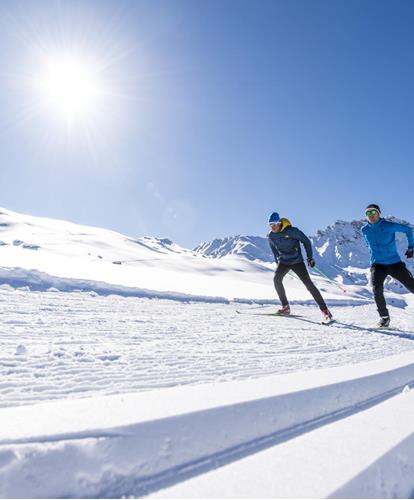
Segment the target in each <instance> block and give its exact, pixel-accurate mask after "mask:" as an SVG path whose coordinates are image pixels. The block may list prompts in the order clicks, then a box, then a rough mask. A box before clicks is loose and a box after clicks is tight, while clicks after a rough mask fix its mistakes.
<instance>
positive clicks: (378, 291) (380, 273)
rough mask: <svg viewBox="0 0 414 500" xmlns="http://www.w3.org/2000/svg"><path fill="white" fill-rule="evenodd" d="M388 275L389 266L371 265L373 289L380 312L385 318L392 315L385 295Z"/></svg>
mask: <svg viewBox="0 0 414 500" xmlns="http://www.w3.org/2000/svg"><path fill="white" fill-rule="evenodd" d="M387 276H388V272H387V267H385V266H379V265H378V264H373V265H372V266H371V284H372V290H373V292H374V298H375V303H376V304H377V310H378V314H379V315H380V316H381V317H383V318H384V317H386V316H389V315H390V314H389V312H388V309H387V305H386V303H385V297H384V281H385V278H386V277H387Z"/></svg>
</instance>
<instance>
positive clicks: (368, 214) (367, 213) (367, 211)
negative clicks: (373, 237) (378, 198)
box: [365, 208, 378, 217]
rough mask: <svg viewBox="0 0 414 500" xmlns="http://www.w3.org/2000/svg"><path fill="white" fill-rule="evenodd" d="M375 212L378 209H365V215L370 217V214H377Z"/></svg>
mask: <svg viewBox="0 0 414 500" xmlns="http://www.w3.org/2000/svg"><path fill="white" fill-rule="evenodd" d="M377 214H378V210H377V209H376V208H372V209H371V210H366V211H365V215H366V216H367V217H370V216H371V215H377Z"/></svg>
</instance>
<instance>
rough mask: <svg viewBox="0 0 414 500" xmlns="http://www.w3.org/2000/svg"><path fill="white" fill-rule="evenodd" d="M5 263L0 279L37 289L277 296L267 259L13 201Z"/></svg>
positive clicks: (0, 218)
mask: <svg viewBox="0 0 414 500" xmlns="http://www.w3.org/2000/svg"><path fill="white" fill-rule="evenodd" d="M0 263H1V268H0V283H3V284H10V285H12V286H14V287H16V286H24V285H27V286H30V288H31V289H34V290H45V289H48V288H50V287H52V288H58V289H60V290H63V291H69V290H74V289H75V290H76V289H78V290H96V291H98V292H99V293H106V294H108V293H111V291H112V293H121V294H124V295H133V296H152V297H154V296H157V297H164V298H176V299H178V300H189V299H196V298H197V297H198V298H200V297H202V298H204V299H205V298H206V297H208V300H209V301H210V300H211V298H216V300H217V299H218V298H219V299H220V300H221V301H222V302H226V301H228V300H232V299H237V298H239V299H244V300H251V299H257V300H259V301H260V300H261V301H266V300H267V301H268V300H274V298H275V292H274V289H273V284H272V266H271V265H269V264H267V263H265V262H252V261H250V260H248V259H245V258H243V257H240V256H229V257H228V258H226V259H222V260H220V261H217V260H213V259H208V258H206V257H203V256H201V255H198V254H197V253H195V252H193V251H191V250H188V249H184V248H182V247H180V246H178V245H176V244H174V243H173V242H171V241H170V240H167V239H159V238H149V237H142V238H130V237H128V236H124V235H122V234H119V233H116V232H114V231H109V230H106V229H100V228H93V227H89V226H80V225H77V224H72V223H70V222H65V221H57V220H53V219H45V218H39V217H32V216H27V215H21V214H17V213H15V212H11V211H9V210H6V209H0ZM287 279H288V281H289V280H290V281H291V283H290V284H289V287H290V290H291V292H290V297H291V299H292V300H309V296H308V295H307V294H306V291H305V293H304V290H303V285H302V284H301V283H299V282H298V281H297V280H296V279H294V278H293V277H291V276H289V277H288V278H287ZM68 280H70V281H68ZM321 283H323V288H325V296H326V298H327V299H332V300H341V301H344V298H345V299H346V300H353V298H355V297H353V294H352V291H351V290H350V293H349V294H348V295H347V296H346V297H344V294H343V292H341V290H339V289H338V288H337V287H336V286H335V285H332V284H331V283H329V282H326V280H323V279H321ZM155 292H157V293H155ZM160 292H162V293H160Z"/></svg>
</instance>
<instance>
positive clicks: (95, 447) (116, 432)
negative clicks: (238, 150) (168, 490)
mask: <svg viewBox="0 0 414 500" xmlns="http://www.w3.org/2000/svg"><path fill="white" fill-rule="evenodd" d="M413 384H414V355H413V354H412V353H406V354H403V355H398V356H393V357H390V358H387V359H384V360H380V361H373V362H370V363H366V364H363V365H356V366H354V367H353V368H352V372H350V369H349V367H347V368H344V367H340V368H333V369H325V370H318V371H314V372H307V373H302V374H293V375H281V376H274V377H266V378H263V379H258V380H248V381H243V382H230V383H223V384H209V385H204V386H191V387H175V388H171V389H164V390H159V391H153V392H146V393H140V394H131V395H124V396H115V397H107V398H93V399H90V400H86V399H83V400H75V401H73V400H72V401H63V402H57V403H48V404H42V405H36V406H31V407H18V408H5V409H3V410H1V411H0V495H1V496H2V497H10V498H12V497H13V498H14V497H26V496H29V497H36V498H39V497H120V496H124V495H134V496H136V495H143V494H145V493H147V492H151V491H155V490H158V489H160V488H163V487H165V486H167V485H169V484H171V483H176V482H179V481H181V480H183V479H185V478H188V477H191V476H195V475H198V474H200V473H201V472H205V471H206V470H210V469H213V468H214V467H216V466H217V465H222V464H225V463H229V462H232V461H234V460H236V459H240V458H241V457H243V456H247V455H251V454H253V453H256V452H257V451H259V450H260V449H263V448H266V447H269V446H272V445H274V444H276V443H279V442H281V441H283V440H289V439H291V438H293V437H294V436H297V435H299V434H303V433H305V432H307V431H309V430H311V429H313V428H315V427H319V426H322V425H325V424H327V423H329V422H332V421H335V420H337V419H340V418H342V417H345V416H347V415H350V414H352V413H355V412H357V411H360V410H361V409H364V408H367V407H369V406H371V405H373V404H376V403H378V402H379V401H382V400H384V399H386V398H389V397H391V396H392V395H394V394H396V393H398V392H401V391H402V390H403V388H404V387H405V386H406V385H413ZM338 486H340V485H338Z"/></svg>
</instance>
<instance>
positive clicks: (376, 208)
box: [365, 203, 381, 214]
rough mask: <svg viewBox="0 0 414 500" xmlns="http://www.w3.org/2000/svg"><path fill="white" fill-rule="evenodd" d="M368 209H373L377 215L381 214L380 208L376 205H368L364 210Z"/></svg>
mask: <svg viewBox="0 0 414 500" xmlns="http://www.w3.org/2000/svg"><path fill="white" fill-rule="evenodd" d="M370 208H375V210H378V213H379V214H380V213H381V209H380V207H379V206H378V205H376V204H375V203H370V204H369V205H368V206H367V208H366V209H365V210H369V209H370Z"/></svg>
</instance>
